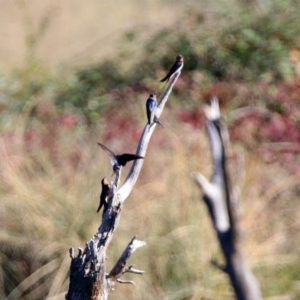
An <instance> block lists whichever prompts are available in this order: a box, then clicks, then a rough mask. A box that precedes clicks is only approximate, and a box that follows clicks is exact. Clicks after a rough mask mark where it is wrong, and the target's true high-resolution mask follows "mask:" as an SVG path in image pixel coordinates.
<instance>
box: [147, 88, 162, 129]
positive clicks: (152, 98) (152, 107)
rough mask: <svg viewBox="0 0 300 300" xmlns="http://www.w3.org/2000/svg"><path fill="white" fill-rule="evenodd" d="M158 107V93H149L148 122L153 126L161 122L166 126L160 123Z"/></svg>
mask: <svg viewBox="0 0 300 300" xmlns="http://www.w3.org/2000/svg"><path fill="white" fill-rule="evenodd" d="M156 107H157V102H156V95H155V94H154V93H151V94H150V95H149V98H148V99H147V102H146V110H147V118H148V124H149V125H150V127H151V126H152V124H154V123H157V124H159V125H160V126H161V127H164V126H162V124H161V123H160V121H159V119H158V117H157V116H156V115H155V111H156Z"/></svg>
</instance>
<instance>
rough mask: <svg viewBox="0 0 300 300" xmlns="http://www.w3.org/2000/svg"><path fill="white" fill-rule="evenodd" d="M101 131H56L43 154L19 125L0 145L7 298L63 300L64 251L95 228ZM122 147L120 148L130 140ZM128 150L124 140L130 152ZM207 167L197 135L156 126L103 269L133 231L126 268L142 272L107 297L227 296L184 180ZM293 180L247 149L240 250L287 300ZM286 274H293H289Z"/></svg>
mask: <svg viewBox="0 0 300 300" xmlns="http://www.w3.org/2000/svg"><path fill="white" fill-rule="evenodd" d="M25 115H26V114H25V113H24V112H23V115H22V116H20V118H19V123H18V122H16V123H17V124H19V125H18V126H21V124H23V125H22V126H25V125H24V124H26V123H27V121H28V119H26V117H25ZM22 118H23V121H22V122H21V121H20V120H22ZM26 120H27V121H26ZM171 124H172V125H173V126H171ZM39 129H40V130H41V131H42V130H47V128H41V127H40V128H39ZM48 130H49V129H48ZM41 131H38V133H37V134H40V132H41ZM102 131H103V128H97V129H96V130H95V131H94V132H89V131H87V130H84V129H82V128H79V129H78V130H77V129H61V130H60V131H59V133H58V134H57V135H56V143H55V145H51V144H48V145H46V146H45V147H44V148H43V147H41V144H40V142H39V139H36V141H32V142H31V145H30V146H31V150H28V149H27V148H26V138H25V135H24V132H25V130H24V128H19V127H16V131H15V134H14V135H12V137H10V138H2V141H1V145H2V146H1V156H2V160H1V186H0V191H1V202H0V205H1V210H0V211H1V232H0V238H1V244H2V245H4V246H3V247H2V255H1V258H2V268H3V271H5V272H7V270H10V277H9V278H10V279H12V278H14V279H15V280H17V281H18V280H20V281H22V282H21V284H20V286H19V288H18V289H17V290H15V291H14V292H13V294H12V298H10V299H16V298H19V297H18V294H19V293H21V292H24V295H26V292H27V291H30V293H29V294H28V295H26V296H24V295H23V297H21V298H22V299H42V298H43V299H44V298H46V295H47V297H48V299H63V298H64V293H65V291H66V290H67V288H68V268H69V263H70V261H69V257H68V248H69V247H75V248H76V247H80V246H81V247H82V246H83V245H84V243H85V241H86V240H88V239H89V238H90V237H91V236H92V235H93V234H94V233H95V232H96V230H97V227H98V226H99V222H100V217H101V216H100V215H97V214H96V208H97V206H98V195H99V192H100V181H101V178H102V177H103V176H109V175H110V172H111V169H110V166H109V162H108V160H107V157H106V156H105V155H104V154H103V153H102V152H101V151H100V150H99V149H98V148H97V145H96V142H97V141H98V140H101V134H102V133H103V132H102ZM120 135H121V133H120ZM24 141H25V142H24ZM119 142H120V144H122V145H123V146H120V147H124V148H126V143H128V141H127V142H125V141H119ZM136 142H137V141H131V143H132V145H131V146H130V147H132V148H134V144H135V143H136ZM53 153H55V155H54V154H53ZM209 159H210V154H209V149H208V144H207V140H206V137H205V134H204V130H203V131H196V130H194V129H192V128H191V127H186V126H181V124H176V123H175V122H173V121H170V124H169V126H168V127H167V128H165V129H160V128H157V129H156V132H155V134H154V136H153V137H152V144H151V145H150V148H149V150H148V153H147V156H146V159H145V164H144V167H143V170H142V173H141V176H140V179H139V180H138V183H137V186H136V187H135V189H134V191H133V193H132V195H131V196H130V197H129V198H128V200H127V201H126V203H125V207H124V211H123V214H122V217H121V222H120V225H119V227H118V229H117V231H116V234H115V237H114V239H113V242H112V244H111V245H110V249H109V258H108V268H110V267H112V266H113V263H114V262H115V260H116V259H117V258H118V256H119V255H120V253H121V252H122V251H123V249H124V247H125V246H126V245H127V243H128V241H129V240H130V239H131V238H132V236H134V235H137V236H138V238H139V239H141V240H144V241H146V242H147V246H146V247H144V248H143V249H141V250H139V251H138V252H137V253H135V254H134V256H133V257H132V258H131V263H134V264H135V265H136V267H137V268H140V269H144V270H145V271H146V273H145V275H144V276H133V275H128V276H127V278H131V279H133V280H135V282H136V286H135V287H132V286H120V285H118V286H117V287H116V290H115V291H114V292H113V293H112V294H111V297H110V298H111V299H120V298H122V299H232V294H231V291H230V288H229V285H228V279H227V277H226V276H225V275H224V274H221V273H220V272H219V271H218V270H216V269H214V268H213V267H212V266H211V265H210V260H211V259H213V258H218V259H220V261H222V256H221V255H220V251H219V248H218V244H217V241H216V239H215V236H214V233H213V231H212V228H211V222H210V220H209V219H208V215H207V212H206V208H205V206H204V204H203V203H201V201H199V199H200V198H201V196H200V195H201V193H200V191H199V190H198V188H197V187H196V186H195V185H194V184H193V182H192V180H191V178H190V173H191V172H192V171H195V170H198V171H201V172H203V173H204V174H206V175H207V176H209V175H210V173H211V164H210V162H209ZM127 170H128V169H127ZM125 174H126V169H125V170H124V171H123V176H125ZM298 182H299V177H297V176H296V175H294V176H291V177H288V176H287V174H286V172H285V170H282V169H280V167H279V166H277V165H269V166H264V165H263V164H262V162H261V161H260V159H259V157H257V155H256V154H255V153H247V154H246V165H245V178H244V180H243V183H242V194H243V199H242V201H243V202H242V205H243V211H244V218H243V227H244V232H245V248H246V251H247V254H248V259H249V263H250V265H251V267H252V268H253V269H254V272H255V274H256V275H257V276H258V278H259V280H260V282H261V285H262V288H263V291H264V295H265V296H274V295H277V296H278V295H290V298H289V299H294V298H292V296H293V295H296V293H297V291H296V288H295V287H296V285H295V284H294V283H293V282H296V280H299V268H295V266H296V263H298V264H299V259H298V255H299V252H300V251H299V250H300V249H299V229H300V223H299V217H300V216H299V211H300V210H299V207H298V206H299V190H298V187H297V183H298ZM12 249H14V250H12ZM16 258H18V259H17V260H16ZM21 259H22V260H23V261H21ZM289 266H294V268H293V271H292V272H291V271H290V269H289ZM271 270H272V271H271ZM281 276H284V277H285V280H283V281H282V278H281ZM4 279H6V280H7V278H4ZM6 284H7V282H6ZM9 285H11V287H12V286H13V285H14V280H12V281H11V282H10V284H8V286H9Z"/></svg>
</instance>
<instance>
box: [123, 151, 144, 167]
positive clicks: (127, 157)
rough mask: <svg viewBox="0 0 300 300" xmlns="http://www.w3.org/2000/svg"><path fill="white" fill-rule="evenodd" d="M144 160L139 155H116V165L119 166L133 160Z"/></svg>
mask: <svg viewBox="0 0 300 300" xmlns="http://www.w3.org/2000/svg"><path fill="white" fill-rule="evenodd" d="M141 158H144V157H143V156H140V155H135V154H129V153H124V154H122V155H118V163H119V164H120V165H121V166H125V165H126V163H127V162H129V161H131V160H135V159H141Z"/></svg>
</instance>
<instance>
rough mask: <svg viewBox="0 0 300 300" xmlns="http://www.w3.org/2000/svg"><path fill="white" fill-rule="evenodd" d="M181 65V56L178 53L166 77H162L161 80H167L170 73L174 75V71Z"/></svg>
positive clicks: (177, 70)
mask: <svg viewBox="0 0 300 300" xmlns="http://www.w3.org/2000/svg"><path fill="white" fill-rule="evenodd" d="M182 67H183V56H182V55H181V54H180V55H177V57H176V61H175V63H174V65H173V66H172V68H171V69H170V71H169V73H168V74H167V75H166V77H164V78H163V79H162V80H161V82H164V81H166V80H168V81H169V79H170V77H171V76H172V75H174V74H175V73H177V72H179V71H180V70H181V69H182Z"/></svg>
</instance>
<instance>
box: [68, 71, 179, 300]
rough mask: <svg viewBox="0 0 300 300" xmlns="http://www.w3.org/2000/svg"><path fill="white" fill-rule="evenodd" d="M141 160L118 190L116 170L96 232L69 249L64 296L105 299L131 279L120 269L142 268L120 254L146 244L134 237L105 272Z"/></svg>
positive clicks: (141, 147)
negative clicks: (83, 243)
mask: <svg viewBox="0 0 300 300" xmlns="http://www.w3.org/2000/svg"><path fill="white" fill-rule="evenodd" d="M179 76H180V72H178V73H176V74H175V75H174V76H173V77H172V79H171V80H170V82H169V85H168V87H167V89H166V91H165V92H164V94H163V96H162V98H161V100H160V101H159V103H158V107H157V111H156V116H157V117H158V118H159V116H160V115H161V113H162V110H163V108H164V105H165V103H166V102H167V100H168V97H169V95H170V93H171V91H172V88H173V86H174V84H175V83H176V81H177V79H178V77H179ZM149 126H150V125H148V124H147V125H146V126H145V128H144V131H143V133H142V136H141V138H140V141H139V144H138V147H137V151H136V154H137V155H140V156H143V157H145V154H146V151H147V148H148V144H149V141H150V138H151V136H152V133H153V131H154V129H155V127H156V124H154V125H152V126H151V127H150V128H149ZM143 162H144V160H143V159H139V160H135V161H134V162H133V164H132V167H131V169H130V171H129V174H128V176H127V178H126V180H125V182H124V184H123V186H122V187H121V188H120V189H119V190H118V185H119V179H120V177H121V174H120V173H121V170H120V171H119V173H118V174H117V176H116V179H115V181H114V182H113V183H111V184H110V186H109V187H110V193H109V197H108V199H107V204H106V208H105V209H104V211H103V215H102V223H101V225H100V227H99V228H98V231H97V233H96V234H95V235H94V236H93V238H92V239H91V240H89V241H88V242H87V243H86V246H85V249H84V250H82V249H79V252H78V255H77V256H76V257H74V250H73V249H70V256H71V267H70V284H69V290H68V293H67V295H66V299H67V300H90V299H93V300H106V299H108V295H109V293H110V291H111V289H112V286H113V285H114V283H115V281H117V282H120V283H132V282H129V281H122V280H120V279H119V277H120V276H121V275H122V274H121V273H122V272H123V273H124V272H131V273H136V274H142V271H138V270H137V271H136V272H135V270H134V269H132V268H131V269H130V268H128V269H127V270H126V269H124V268H125V262H126V259H125V258H124V257H123V255H125V256H126V255H127V256H126V257H128V258H129V256H130V255H131V254H132V253H133V252H134V250H136V249H137V248H139V247H141V246H143V245H144V244H145V243H144V242H140V241H136V240H135V239H133V240H132V241H131V244H129V245H128V247H129V248H128V247H127V248H128V249H127V248H126V250H127V251H126V250H125V251H124V253H123V255H122V256H121V258H120V259H119V261H118V262H117V263H116V265H115V267H114V268H113V269H112V271H111V272H110V273H109V274H108V275H107V273H106V251H107V247H108V245H109V243H110V241H111V239H112V237H113V234H114V231H115V229H116V228H117V226H118V223H119V220H120V215H121V212H122V208H123V203H124V201H125V200H126V198H127V197H128V196H129V194H130V192H131V190H132V188H133V186H134V185H135V183H136V181H137V178H138V176H139V174H140V171H141V169H142V166H143ZM130 249H131V250H130ZM129 254H130V255H129ZM128 255H129V256H128ZM128 258H127V259H128ZM121 266H122V267H121ZM120 272H121V273H120Z"/></svg>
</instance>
